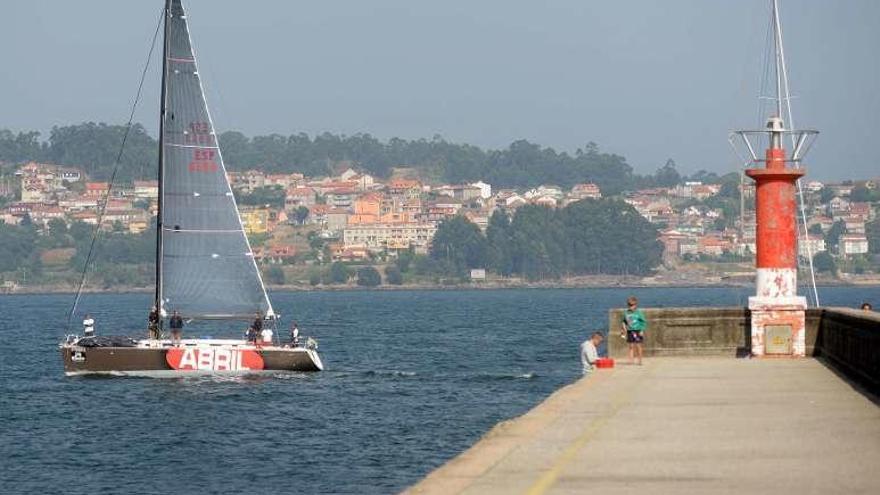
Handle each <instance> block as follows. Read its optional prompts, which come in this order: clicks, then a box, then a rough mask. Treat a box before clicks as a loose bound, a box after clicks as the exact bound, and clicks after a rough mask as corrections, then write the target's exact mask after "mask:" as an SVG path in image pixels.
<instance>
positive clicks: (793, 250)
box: [730, 0, 818, 356]
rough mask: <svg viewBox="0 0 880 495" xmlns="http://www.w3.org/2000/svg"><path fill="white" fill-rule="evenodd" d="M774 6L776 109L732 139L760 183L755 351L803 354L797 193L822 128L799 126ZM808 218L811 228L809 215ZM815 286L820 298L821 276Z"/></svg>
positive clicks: (773, 2)
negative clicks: (794, 118) (762, 122)
mask: <svg viewBox="0 0 880 495" xmlns="http://www.w3.org/2000/svg"><path fill="white" fill-rule="evenodd" d="M771 6H772V15H773V19H772V21H773V34H774V37H773V42H774V47H775V49H774V52H775V59H776V108H775V113H774V114H773V115H771V116H770V117H769V118H768V119H767V121H766V122H767V123H766V127H765V128H764V129H761V130H740V131H734V132H733V133H731V139H730V140H731V143H732V144H734V150H737V146H736V144H735V143H742V145H743V146H744V148H745V149H746V151H747V153H748V157H749V159H748V163H749V165H750V168H748V169H747V170H746V171H745V173H746V175H748V176H749V177H751V178H752V179H753V180H754V181H755V189H756V192H755V223H756V234H755V241H756V242H755V244H756V247H757V253H756V268H757V273H756V277H755V278H756V295H755V296H754V297H750V298H749V309H750V310H751V313H752V316H751V320H752V324H751V326H752V332H751V347H752V355H755V356H762V355H765V354H779V355H793V356H803V355H805V351H806V342H805V331H804V327H805V310H806V307H807V301H806V298H804V297H802V296H798V295H797V270H798V227H797V216H798V215H797V206H796V203H797V201H796V199H795V193H796V190H798V191H800V183H799V181H800V178H801V177H802V176H803V175H804V174H805V170H804V169H803V167H802V166H801V162H802V160H803V157H804V155H805V154H806V153H807V151H808V150H809V148H810V146H811V145H812V143H813V141H814V140H815V137H816V135H817V134H818V131H815V130H793V127H794V126H793V124H792V119H791V98H790V95H789V87H788V74H787V70H786V67H785V52H784V50H783V47H782V28H781V24H780V20H779V6H778V3H777V0H771ZM786 118H787V120H788V125H789V126H790V127H789V128H788V129H787V128H786V126H785V123H786ZM786 137H788V138H790V144H791V153H790V154H789V153H787V152H786V150H785V144H786V143H785V141H786V139H785V138H786ZM737 138H738V139H737ZM762 146H763V147H764V149H765V150H766V151H765V152H764V156H763V157H759V155H758V153H757V150H758V149H760V148H761V147H762ZM738 154H739V153H738ZM801 205H803V194H802V193H801ZM802 208H803V206H802ZM802 216H803V210H802ZM804 224H805V225H804V231H805V232H806V219H804ZM808 257H809V256H808ZM810 261H811V262H812V260H810ZM811 272H812V270H811ZM813 288H814V289H813V290H814V296H815V298H816V301H817V304H818V294H816V292H815V281H814V285H813Z"/></svg>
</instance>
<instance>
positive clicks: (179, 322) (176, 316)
mask: <svg viewBox="0 0 880 495" xmlns="http://www.w3.org/2000/svg"><path fill="white" fill-rule="evenodd" d="M168 326H169V327H171V343H172V344H174V345H175V346H178V345H180V334H181V333H183V318H181V316H180V312H179V311H177V310H176V309H175V310H174V313H173V314H172V315H171V319H170V320H168Z"/></svg>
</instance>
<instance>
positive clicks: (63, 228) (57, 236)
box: [47, 218, 70, 247]
mask: <svg viewBox="0 0 880 495" xmlns="http://www.w3.org/2000/svg"><path fill="white" fill-rule="evenodd" d="M47 227H48V228H49V240H50V244H51V245H52V247H64V246H68V245H70V237H69V235H68V229H67V222H65V221H64V220H62V219H60V218H53V219H52V220H49V223H48V224H47Z"/></svg>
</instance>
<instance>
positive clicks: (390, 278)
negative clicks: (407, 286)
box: [385, 265, 403, 285]
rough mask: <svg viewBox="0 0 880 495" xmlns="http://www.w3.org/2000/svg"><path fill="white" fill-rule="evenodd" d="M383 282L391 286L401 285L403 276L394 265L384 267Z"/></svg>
mask: <svg viewBox="0 0 880 495" xmlns="http://www.w3.org/2000/svg"><path fill="white" fill-rule="evenodd" d="M385 281H387V282H388V283H389V284H391V285H401V284H403V274H402V273H400V268H397V266H396V265H388V266H386V267H385Z"/></svg>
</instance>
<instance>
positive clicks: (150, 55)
mask: <svg viewBox="0 0 880 495" xmlns="http://www.w3.org/2000/svg"><path fill="white" fill-rule="evenodd" d="M164 14H165V8H164V7H163V8H162V12H161V14H160V15H159V22H158V23H156V31H155V32H154V33H153V41H152V42H151V43H150V52H149V53H148V54H147V61H146V63H145V64H144V69H143V71H142V72H141V80H140V82H139V83H138V89H137V93H135V97H134V102H133V103H132V105H131V112H129V114H128V122H127V123H126V124H125V133H124V134H123V135H122V143H120V145H119V153H117V154H116V161H115V162H114V163H113V173H112V174H110V182H109V184H108V187H107V194H106V196H105V197H104V204H103V205H101V209H100V211H99V213H98V218H97V223H96V224H95V231H94V233H93V234H92V241H91V243H90V244H89V252H88V254H87V255H86V261H85V264H84V265H83V272H82V276H81V277H80V280H79V287H78V288H77V289H76V297H75V298H74V300H73V304H72V305H71V306H70V312H69V313H68V314H67V331H68V332H70V324H71V321H72V320H73V315H74V313H75V312H76V307H77V305H78V304H79V301H80V298H82V291H83V288H84V287H85V284H86V277H87V275H88V271H89V264H90V263H91V260H92V253H93V252H94V250H95V242H96V241H97V240H98V235H99V234H100V233H101V224H102V223H103V221H104V213H105V211H106V210H107V203H109V202H110V193H111V192H112V191H113V183H114V182H115V180H116V174H117V172H119V163H120V162H121V161H122V153H123V152H124V151H125V143H126V141H127V140H128V135H129V133H130V132H131V122H132V121H133V120H134V113H135V111H137V106H138V103H139V102H140V100H141V92H142V91H143V89H144V81H145V80H146V78H147V72H148V71H149V69H150V61H151V60H152V59H153V52H154V51H155V49H156V40H157V39H158V38H159V29H160V28H161V27H162V20H163V17H164Z"/></svg>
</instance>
